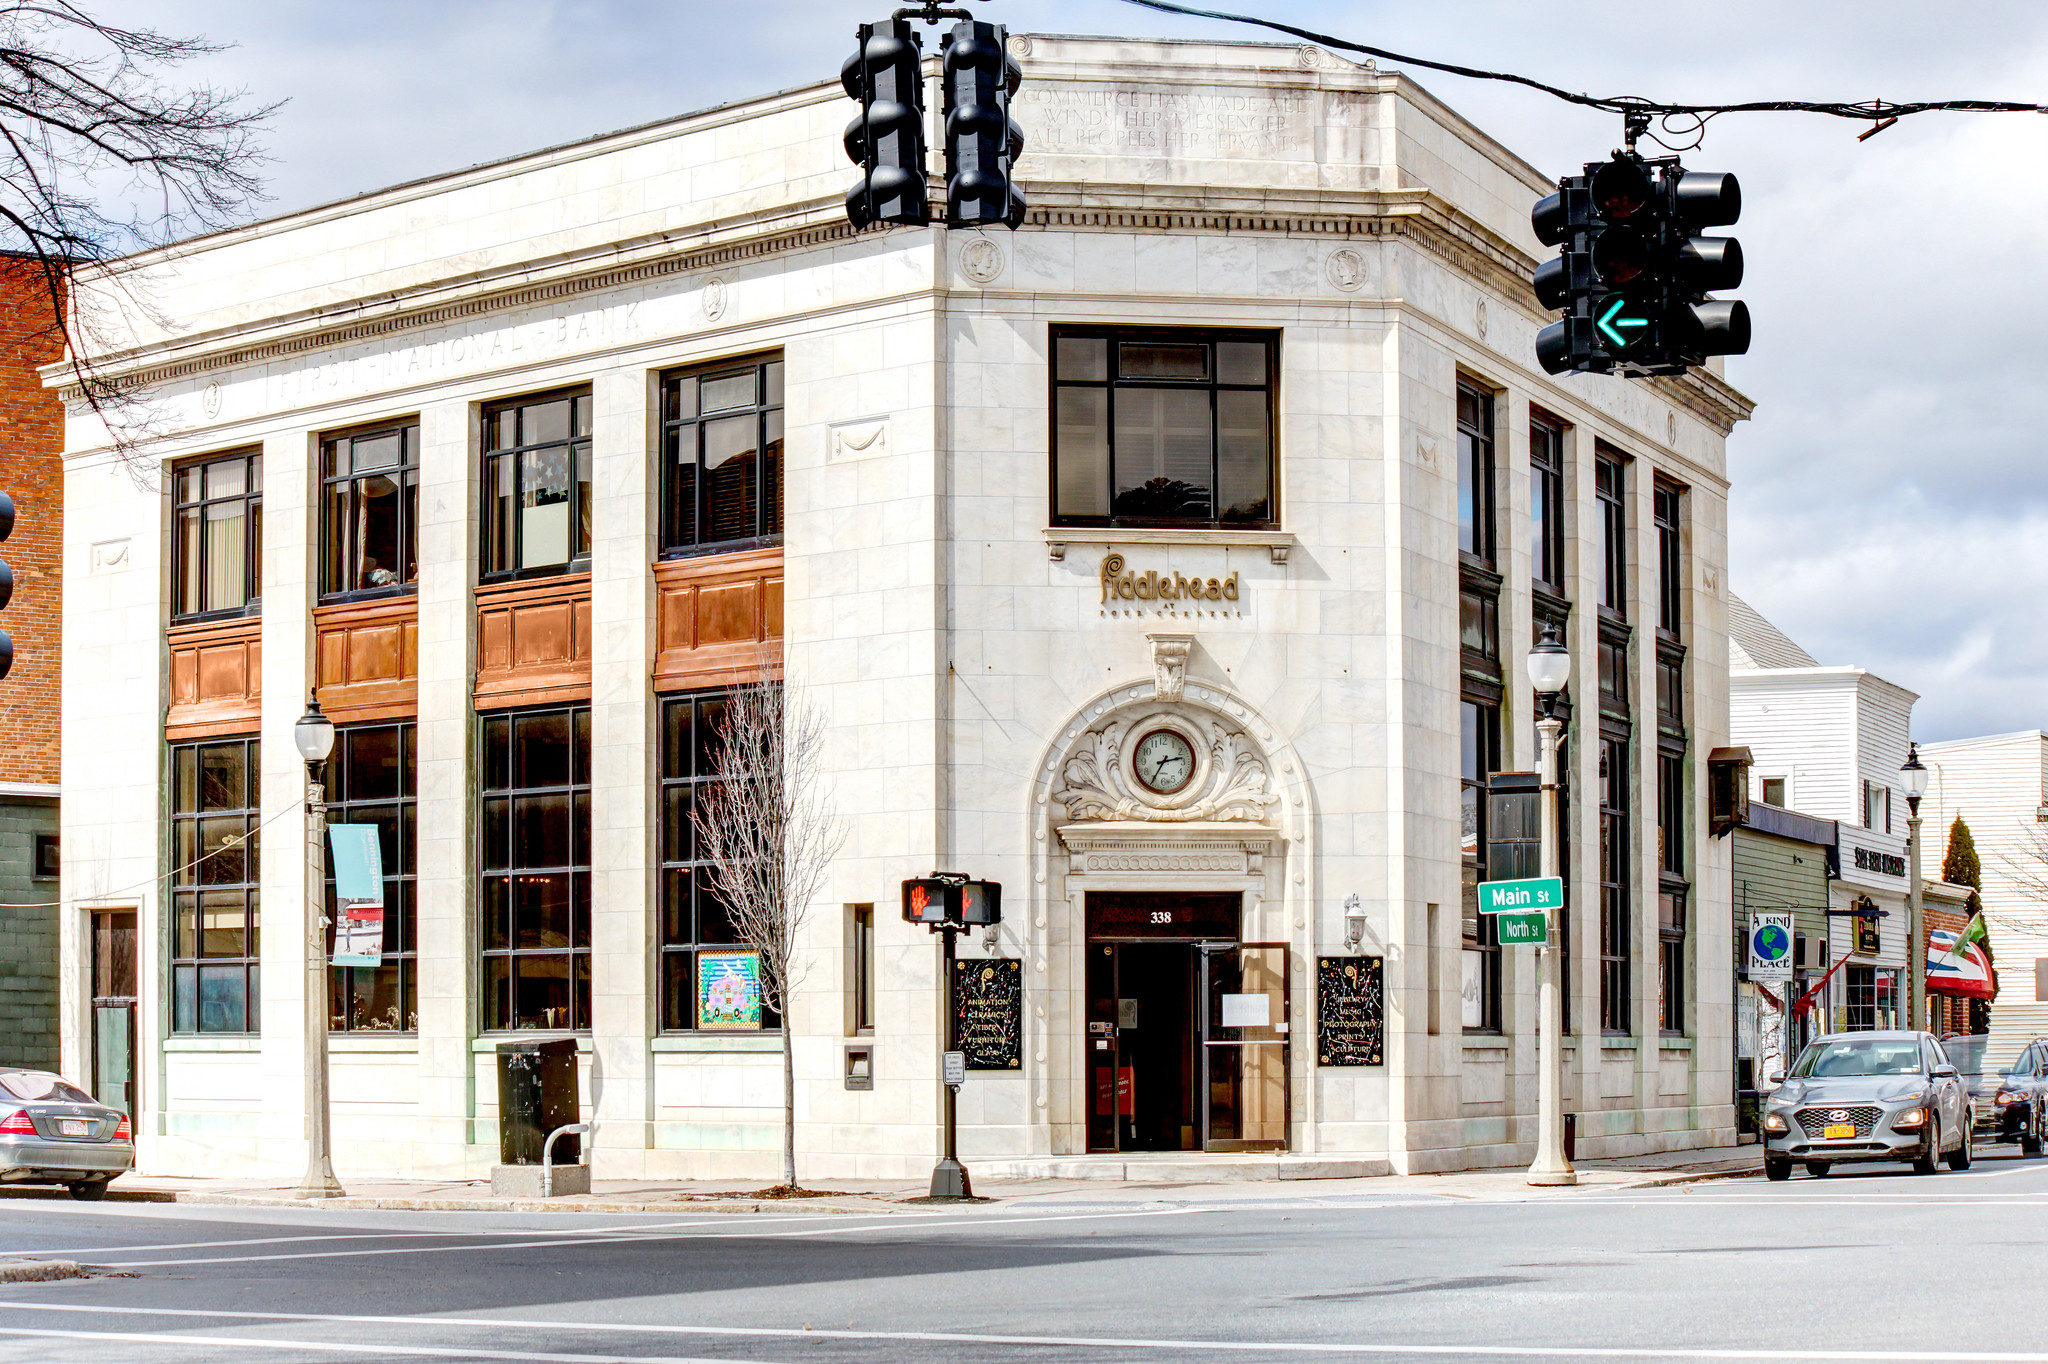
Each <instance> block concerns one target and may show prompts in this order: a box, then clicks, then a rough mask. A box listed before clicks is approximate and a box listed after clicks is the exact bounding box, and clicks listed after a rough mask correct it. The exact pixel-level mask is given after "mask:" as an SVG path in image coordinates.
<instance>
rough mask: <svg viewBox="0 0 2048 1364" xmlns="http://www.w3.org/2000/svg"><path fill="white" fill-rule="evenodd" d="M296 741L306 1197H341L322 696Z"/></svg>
mask: <svg viewBox="0 0 2048 1364" xmlns="http://www.w3.org/2000/svg"><path fill="white" fill-rule="evenodd" d="M292 743H293V744H294V745H296V746H297V748H298V750H299V756H300V757H301V758H304V759H305V760H306V1177H305V1178H304V1179H302V1180H300V1181H299V1189H298V1194H299V1197H301V1198H339V1197H341V1192H342V1190H341V1182H340V1181H339V1180H337V1179H336V1178H335V1177H334V1162H333V1160H332V1159H331V1158H330V1154H329V1149H328V1132H327V1128H328V1121H327V1120H328V1113H327V1014H328V1002H327V914H326V909H327V850H326V848H325V847H323V846H322V844H323V843H325V841H326V838H327V784H326V781H325V777H326V768H327V755H328V754H330V753H332V752H333V751H334V721H332V720H330V719H328V718H327V717H326V716H325V715H322V714H321V713H320V700H319V698H318V697H317V696H309V697H308V698H307V699H306V713H305V714H304V715H302V716H300V717H299V722H298V723H297V724H295V725H293V726H292Z"/></svg>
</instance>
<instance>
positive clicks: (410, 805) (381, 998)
mask: <svg viewBox="0 0 2048 1364" xmlns="http://www.w3.org/2000/svg"><path fill="white" fill-rule="evenodd" d="M418 733H419V730H418V726H416V725H414V724H412V723H410V722H406V723H401V724H393V725H352V726H349V727H348V728H346V729H341V730H337V731H336V732H335V735H334V755H333V757H332V758H330V759H329V761H328V764H327V821H328V823H330V824H374V825H376V826H377V844H378V848H379V852H380V856H381V858H382V860H383V863H384V951H383V956H384V962H383V965H381V966H340V967H335V968H333V969H332V972H331V974H330V978H329V994H328V997H329V1000H330V1001H331V1008H330V1011H329V1015H330V1016H329V1019H328V1029H329V1030H330V1031H332V1032H417V1031H419V972H418V966H417V964H416V963H417V958H416V955H415V954H416V953H417V952H418V927H417V925H418V922H419V912H418V904H417V900H416V896H415V891H414V885H413V876H414V873H415V871H416V870H417V869H418V853H417V851H416V845H417V843H418V837H417V834H416V826H415V815H414V807H415V804H416V797H417V794H418V793H417V792H416V790H415V789H414V784H413V774H414V772H415V771H416V769H417V766H418V753H417V749H418V737H417V736H418ZM335 911H336V902H335V898H334V850H333V845H332V844H329V845H328V853H327V917H328V918H329V919H330V920H332V919H334V918H336V917H338V916H337V914H336V912H335ZM327 945H328V950H329V951H330V952H331V951H332V950H333V947H334V928H333V926H332V924H330V925H329V927H328V929H327Z"/></svg>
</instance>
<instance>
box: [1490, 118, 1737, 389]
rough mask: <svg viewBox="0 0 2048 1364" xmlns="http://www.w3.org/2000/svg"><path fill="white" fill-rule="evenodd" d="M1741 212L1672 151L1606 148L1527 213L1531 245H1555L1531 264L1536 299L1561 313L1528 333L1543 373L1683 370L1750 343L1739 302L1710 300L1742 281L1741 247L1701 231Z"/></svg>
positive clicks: (1731, 196) (1733, 198) (1731, 181)
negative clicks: (1607, 152) (1551, 253)
mask: <svg viewBox="0 0 2048 1364" xmlns="http://www.w3.org/2000/svg"><path fill="white" fill-rule="evenodd" d="M1741 213H1742V191H1741V188H1740V187H1739V186H1738V185H1737V184H1736V181H1735V177H1734V176H1732V175H1727V174H1723V173H1719V172H1688V171H1687V170H1686V169H1685V168H1684V167H1683V166H1681V165H1680V164H1679V163H1678V161H1677V159H1676V158H1671V159H1668V160H1664V161H1657V162H1650V161H1645V160H1644V159H1642V158H1641V157H1639V156H1636V155H1635V154H1634V153H1633V152H1616V153H1615V154H1614V155H1613V156H1612V157H1611V158H1609V159H1608V160H1606V161H1603V162H1589V163H1587V165H1586V167H1585V173H1584V174H1583V175H1580V176H1574V177H1571V178H1568V179H1565V180H1561V181H1559V182H1558V192H1557V193H1556V194H1553V195H1550V196H1549V197H1547V198H1545V199H1544V200H1542V201H1541V202H1539V203H1538V204H1537V205H1536V207H1535V209H1534V210H1533V211H1532V213H1531V214H1530V222H1531V225H1532V226H1533V227H1534V228H1535V230H1536V236H1537V238H1538V240H1540V241H1542V242H1543V243H1544V244H1545V245H1547V246H1557V247H1561V248H1562V249H1561V251H1560V254H1559V255H1558V257H1557V259H1555V260H1550V261H1545V262H1544V263H1543V264H1542V265H1541V266H1539V267H1537V270H1536V275H1535V279H1534V284H1535V287H1536V297H1537V300H1538V301H1539V302H1540V303H1541V304H1542V305H1543V306H1544V307H1546V308H1550V309H1555V310H1559V311H1562V312H1563V313H1564V317H1563V319H1562V320H1560V321H1558V322H1553V323H1551V324H1550V325H1549V326H1548V327H1545V328H1544V329H1543V330H1542V332H1541V333H1539V334H1538V336H1537V338H1536V359H1537V362H1538V363H1539V364H1541V365H1542V366H1543V368H1544V369H1545V370H1546V371H1548V372H1549V373H1551V374H1562V373H1565V372H1567V371H1574V370H1575V371H1580V372H1584V373H1590V374H1607V373H1620V374H1625V375H1632V376H1647V375H1653V374H1683V373H1684V372H1685V371H1686V370H1687V369H1688V368H1690V367H1691V366H1694V365H1698V364H1702V363H1704V361H1705V359H1706V357H1707V356H1710V355H1740V354H1742V353H1743V352H1744V351H1746V350H1748V349H1749V309H1748V308H1747V307H1746V306H1745V305H1744V304H1742V303H1741V302H1739V301H1736V300H1726V299H1714V298H1710V297H1709V294H1710V293H1711V291H1713V290H1716V289H1732V288H1734V287H1735V286H1736V285H1738V284H1740V283H1741V282H1742V246H1741V243H1739V242H1737V241H1736V240H1735V239H1734V238H1732V237H1700V236H1695V235H1694V232H1695V230H1696V229H1698V228H1702V227H1718V226H1721V225H1724V224H1728V223H1733V222H1734V221H1735V220H1736V219H1737V218H1738V217H1740V216H1741Z"/></svg>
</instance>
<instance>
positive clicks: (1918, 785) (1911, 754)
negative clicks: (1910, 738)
mask: <svg viewBox="0 0 2048 1364" xmlns="http://www.w3.org/2000/svg"><path fill="white" fill-rule="evenodd" d="M1899 784H1900V785H1902V786H1904V787H1905V788H1906V799H1907V800H1909V801H1911V802H1913V803H1914V804H1915V805H1918V804H1919V803H1920V797H1922V796H1924V795H1926V794H1927V769H1926V767H1925V766H1923V765H1922V764H1921V762H1920V745H1919V744H1916V743H1909V744H1907V745H1906V765H1905V766H1904V767H1901V768H1900V769H1899Z"/></svg>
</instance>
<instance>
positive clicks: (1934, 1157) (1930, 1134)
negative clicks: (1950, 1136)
mask: <svg viewBox="0 0 2048 1364" xmlns="http://www.w3.org/2000/svg"><path fill="white" fill-rule="evenodd" d="M1940 1168H1941V1124H1940V1123H1936V1122H1930V1123H1928V1124H1927V1147H1926V1149H1925V1150H1923V1151H1921V1152H1920V1154H1919V1155H1917V1156H1914V1157H1913V1173H1914V1174H1916V1175H1931V1174H1933V1173H1934V1172H1935V1171H1937V1170H1939V1169H1940Z"/></svg>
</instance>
